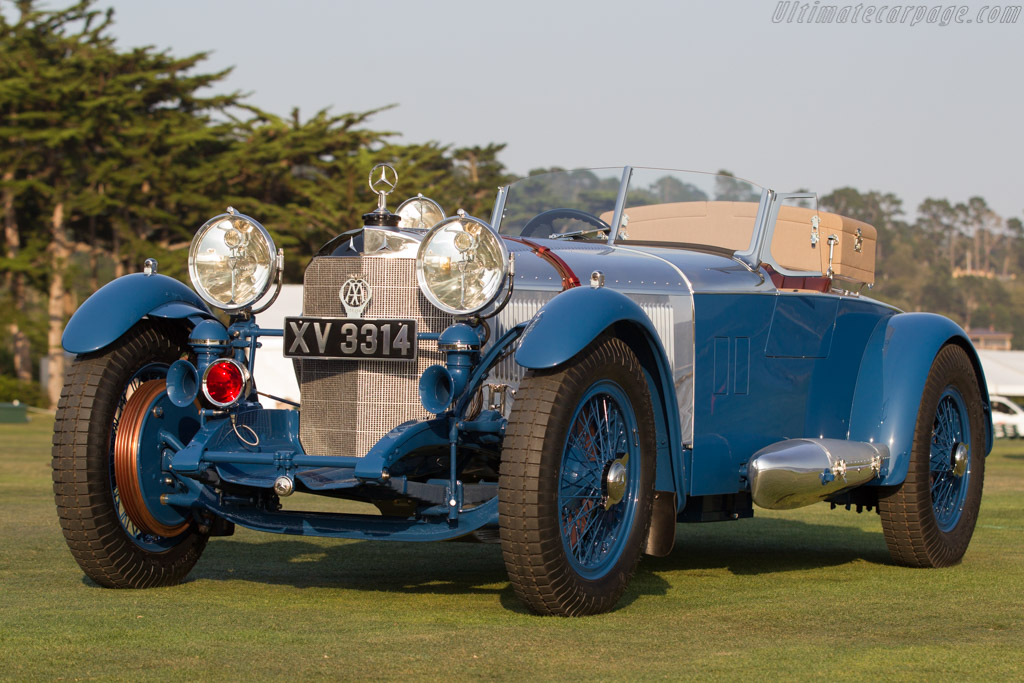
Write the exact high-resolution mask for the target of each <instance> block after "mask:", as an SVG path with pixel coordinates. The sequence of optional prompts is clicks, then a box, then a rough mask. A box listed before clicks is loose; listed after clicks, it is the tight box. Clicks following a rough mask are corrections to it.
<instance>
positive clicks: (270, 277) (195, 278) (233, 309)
mask: <svg viewBox="0 0 1024 683" xmlns="http://www.w3.org/2000/svg"><path fill="white" fill-rule="evenodd" d="M228 219H232V220H239V219H240V220H243V221H246V222H247V223H249V224H250V225H252V226H253V228H255V229H256V231H257V232H258V233H259V234H260V235H261V236H262V237H263V239H264V240H265V241H266V244H267V253H268V256H269V259H268V262H267V263H265V264H263V263H261V264H260V265H266V267H267V278H266V282H265V283H264V284H263V286H262V287H260V288H259V292H258V294H257V295H256V296H255V297H254V298H252V299H251V300H250V301H248V302H246V303H244V304H225V303H224V302H222V301H220V300H219V299H217V298H215V297H214V296H213V295H212V294H210V293H209V290H208V289H207V288H206V287H205V286H203V284H202V281H201V279H200V277H199V271H198V264H197V256H198V254H197V249H198V247H199V244H200V243H201V242H202V238H203V237H204V236H205V235H206V233H207V232H209V230H210V229H212V228H213V227H214V226H215V225H217V224H218V223H220V222H221V221H224V220H228ZM279 270H280V263H279V259H278V254H277V245H276V244H274V238H273V237H271V236H270V231H269V230H267V229H266V228H265V227H264V226H263V224H262V223H260V222H259V221H258V220H256V219H255V218H253V217H252V216H247V215H245V214H243V213H239V212H237V211H235V209H234V208H232V207H230V206H229V207H228V210H227V211H226V212H225V213H221V214H217V215H216V216H214V217H212V218H210V219H209V220H207V221H206V222H205V223H203V224H202V225H201V226H199V229H198V230H196V234H195V235H194V236H193V238H192V243H191V244H190V245H189V248H188V276H189V280H191V282H192V289H194V290H195V291H196V293H197V294H198V295H199V297H200V298H201V299H202V300H203V301H205V302H206V303H208V304H209V305H210V306H213V307H214V308H217V309H219V310H222V311H224V312H225V313H237V312H239V311H244V310H247V309H251V308H252V307H253V306H254V305H255V304H256V303H257V302H259V301H260V299H262V298H263V297H264V296H266V294H267V292H269V291H270V289H271V287H273V285H274V280H275V279H276V277H277V275H278V271H279Z"/></svg>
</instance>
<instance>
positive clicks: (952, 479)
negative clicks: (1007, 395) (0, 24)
mask: <svg viewBox="0 0 1024 683" xmlns="http://www.w3.org/2000/svg"><path fill="white" fill-rule="evenodd" d="M985 442H986V435H985V419H984V414H983V413H982V398H981V389H980V387H979V382H978V377H977V374H976V373H975V371H974V366H973V365H972V364H971V360H970V357H968V355H967V352H966V351H964V350H963V349H962V348H961V347H959V346H957V345H955V344H948V345H946V346H944V347H943V348H942V349H941V350H940V351H939V353H938V354H937V355H936V357H935V361H934V362H933V363H932V367H931V371H930V372H929V375H928V379H927V381H926V382H925V387H924V391H923V392H922V394H921V405H920V408H919V409H918V415H917V424H916V426H915V430H914V443H913V446H912V447H911V453H910V463H909V467H908V471H907V476H906V479H905V480H904V481H903V483H902V484H900V485H899V486H895V487H892V488H891V489H888V490H883V491H880V493H879V500H878V508H879V513H880V514H881V516H882V530H883V531H884V532H885V540H886V544H887V545H888V547H889V553H890V555H892V558H893V560H895V561H896V562H898V563H899V564H904V565H908V566H912V567H944V566H949V565H951V564H956V563H957V562H959V561H960V560H961V558H962V557H963V555H964V553H965V552H966V551H967V546H968V544H969V543H970V540H971V536H972V535H973V534H974V525H975V523H976V521H977V518H978V510H979V508H980V506H981V490H982V485H983V481H984V475H985Z"/></svg>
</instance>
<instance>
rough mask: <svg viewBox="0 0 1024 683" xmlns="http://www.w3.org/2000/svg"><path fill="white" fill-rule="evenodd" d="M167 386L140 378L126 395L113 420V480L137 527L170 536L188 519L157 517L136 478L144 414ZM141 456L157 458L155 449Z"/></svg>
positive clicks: (181, 528) (137, 476)
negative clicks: (169, 521)
mask: <svg viewBox="0 0 1024 683" xmlns="http://www.w3.org/2000/svg"><path fill="white" fill-rule="evenodd" d="M166 388H167V383H166V382H165V381H164V380H162V379H154V380H150V381H149V382H143V383H142V384H141V385H140V386H139V387H138V389H136V390H135V392H134V393H133V394H132V395H131V396H130V397H129V398H128V402H127V403H125V406H124V410H122V411H121V419H120V420H119V421H118V423H117V437H116V438H115V440H114V480H115V481H116V482H117V491H118V496H119V497H120V499H121V505H123V506H124V509H125V512H126V513H127V514H128V519H130V520H131V521H132V523H133V524H135V526H136V527H138V528H139V530H140V531H143V532H145V533H149V534H153V535H155V536H162V537H164V538H172V537H174V536H177V535H178V534H180V533H181V532H183V531H184V530H185V529H186V528H187V527H188V524H189V523H188V522H187V521H186V522H182V523H181V524H178V525H176V526H168V525H166V524H163V523H162V522H160V521H159V520H157V519H156V518H155V517H154V516H153V514H152V513H151V512H150V511H149V508H148V507H147V506H146V499H145V496H144V495H143V492H142V483H141V482H140V481H139V446H140V442H141V440H142V436H143V434H142V430H143V426H144V424H145V419H146V416H147V415H148V414H149V411H150V409H151V408H152V406H153V404H154V403H155V402H156V401H157V399H158V398H159V397H160V395H161V394H163V393H164V391H165V390H166ZM143 457H154V458H158V457H160V455H159V454H158V453H147V454H144V456H143Z"/></svg>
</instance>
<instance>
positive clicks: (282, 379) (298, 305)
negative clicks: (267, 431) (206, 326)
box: [253, 285, 302, 408]
mask: <svg viewBox="0 0 1024 683" xmlns="http://www.w3.org/2000/svg"><path fill="white" fill-rule="evenodd" d="M292 315H302V285H284V286H283V287H282V288H281V294H280V296H278V297H277V301H275V302H274V305H273V306H271V307H270V308H268V309H267V310H266V311H264V312H263V313H260V314H259V315H257V316H256V323H257V324H258V325H259V326H260V327H261V328H263V329H282V328H283V327H284V319H285V316H292ZM253 376H254V377H255V379H256V388H257V389H258V390H259V391H261V392H263V393H265V394H271V395H273V396H277V397H278V398H286V399H288V400H289V401H295V402H296V403H298V402H299V383H298V381H297V380H296V379H295V370H294V368H293V366H292V360H291V358H285V357H284V340H282V339H281V337H260V348H259V350H258V351H256V368H255V371H254V372H253ZM260 403H261V404H262V405H263V407H264V408H287V407H289V406H288V405H287V404H279V403H278V402H277V401H276V400H274V399H272V398H267V397H266V396H260Z"/></svg>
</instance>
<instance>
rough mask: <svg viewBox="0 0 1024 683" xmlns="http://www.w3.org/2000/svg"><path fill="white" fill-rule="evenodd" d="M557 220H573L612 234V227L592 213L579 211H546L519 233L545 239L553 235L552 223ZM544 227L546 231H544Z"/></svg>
mask: <svg viewBox="0 0 1024 683" xmlns="http://www.w3.org/2000/svg"><path fill="white" fill-rule="evenodd" d="M559 218H575V219H576V220H580V221H583V222H584V223H589V224H590V225H593V226H594V227H595V228H597V229H598V230H607V231H608V234H609V235H610V234H612V227H611V226H610V225H608V224H607V223H605V222H604V221H603V220H601V219H600V218H598V217H597V216H595V215H594V214H592V213H587V212H586V211H580V210H579V209H548V210H547V211H542V212H541V213H538V214H537V215H536V216H534V217H533V218H531V219H530V220H528V221H526V225H524V226H523V231H522V232H521V233H519V234H520V235H521V236H522V237H547V236H548V235H550V234H552V233H554V231H555V230H554V221H556V220H558V219H559ZM545 226H547V230H546V231H545V229H544V228H545Z"/></svg>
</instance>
